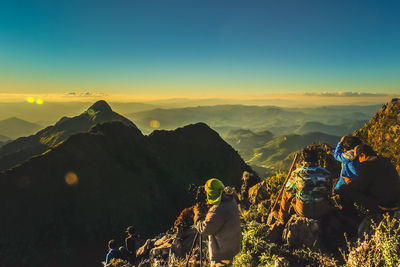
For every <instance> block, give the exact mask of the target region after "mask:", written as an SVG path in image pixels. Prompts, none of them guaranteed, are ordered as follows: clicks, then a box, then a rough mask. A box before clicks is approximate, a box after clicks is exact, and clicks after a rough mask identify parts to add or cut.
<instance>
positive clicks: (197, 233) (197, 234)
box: [185, 231, 199, 267]
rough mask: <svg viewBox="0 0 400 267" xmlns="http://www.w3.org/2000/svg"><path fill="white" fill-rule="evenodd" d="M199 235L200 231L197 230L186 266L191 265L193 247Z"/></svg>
mask: <svg viewBox="0 0 400 267" xmlns="http://www.w3.org/2000/svg"><path fill="white" fill-rule="evenodd" d="M198 236H199V232H198V231H197V232H196V235H195V236H194V239H193V242H192V247H191V248H190V252H189V257H188V258H187V260H186V264H185V266H186V267H188V266H189V260H190V257H191V256H192V252H193V248H194V245H195V244H196V240H197V237H198Z"/></svg>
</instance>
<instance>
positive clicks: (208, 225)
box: [195, 205, 225, 235]
mask: <svg viewBox="0 0 400 267" xmlns="http://www.w3.org/2000/svg"><path fill="white" fill-rule="evenodd" d="M218 208H219V206H216V205H214V206H212V207H211V208H210V209H209V211H208V213H207V215H206V217H205V219H204V220H200V219H196V221H195V225H196V229H197V231H199V232H200V234H205V235H213V234H215V233H217V232H218V231H219V230H220V229H221V227H222V226H223V225H224V222H225V219H224V217H223V214H222V213H221V210H220V209H218ZM196 217H198V216H196Z"/></svg>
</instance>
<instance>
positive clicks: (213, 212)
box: [193, 179, 242, 266]
mask: <svg viewBox="0 0 400 267" xmlns="http://www.w3.org/2000/svg"><path fill="white" fill-rule="evenodd" d="M204 188H205V191H206V193H207V203H208V204H209V205H211V207H210V208H209V209H208V212H207V214H206V215H205V216H204V215H203V214H201V209H200V208H198V206H196V207H195V208H194V210H193V211H194V223H195V227H196V229H197V230H198V231H199V233H200V234H202V235H208V241H209V246H208V247H209V257H210V261H211V266H230V265H231V264H232V260H233V258H234V256H235V255H236V254H237V253H239V251H240V249H241V244H242V231H241V227H240V216H239V210H238V206H237V203H236V201H235V199H234V198H233V197H232V196H230V195H228V194H225V192H224V188H225V186H224V184H223V183H222V182H221V181H220V180H218V179H210V180H208V181H207V182H206V184H205V186H204Z"/></svg>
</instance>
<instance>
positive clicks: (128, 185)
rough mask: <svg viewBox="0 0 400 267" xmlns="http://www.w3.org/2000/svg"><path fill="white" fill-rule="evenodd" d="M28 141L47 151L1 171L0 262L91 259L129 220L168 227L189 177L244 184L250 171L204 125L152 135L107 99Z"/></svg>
mask: <svg viewBox="0 0 400 267" xmlns="http://www.w3.org/2000/svg"><path fill="white" fill-rule="evenodd" d="M103 120H111V121H108V122H104V123H97V124H95V123H96V122H99V121H103ZM93 124H95V125H94V126H92V125H93ZM91 126H92V127H91ZM84 129H87V131H86V132H84ZM23 140H26V139H23ZM23 140H22V141H23ZM27 140H32V144H33V146H35V145H37V144H39V147H41V146H42V145H45V146H46V147H47V148H48V150H47V151H46V152H45V153H42V154H40V155H36V156H34V157H32V158H29V159H27V160H26V161H24V162H22V163H21V164H19V165H17V166H14V167H13V168H11V169H8V170H5V171H3V172H0V203H1V204H0V205H1V210H2V212H3V214H4V216H2V220H0V227H1V229H6V231H1V233H0V242H1V247H2V249H1V250H0V266H9V267H13V266H34V267H35V266H41V267H43V266H93V262H96V261H100V260H101V259H103V256H104V254H103V252H102V251H105V250H103V248H105V245H106V242H107V241H108V240H110V239H112V238H115V239H117V240H121V238H122V235H123V229H124V228H126V226H128V225H134V226H135V228H136V230H137V232H138V233H140V234H141V235H143V236H149V235H154V234H157V233H159V232H161V231H163V230H165V228H167V226H168V225H171V224H172V222H173V220H174V219H175V218H176V216H177V215H178V214H179V211H180V210H182V209H183V208H184V207H187V206H189V205H191V204H192V201H193V200H192V198H191V196H190V194H188V193H187V188H188V186H189V184H191V183H194V184H197V185H200V184H204V182H205V181H206V179H208V178H211V177H217V178H220V179H221V180H222V181H223V182H224V183H226V184H227V185H233V186H236V187H237V188H238V187H239V186H240V178H241V176H242V173H243V171H250V172H252V170H251V168H250V167H249V166H248V165H246V163H245V162H244V161H243V160H242V159H241V157H240V156H239V155H238V153H237V152H236V151H235V150H234V149H233V148H232V147H231V146H230V145H228V144H227V143H226V142H225V141H224V140H223V139H222V138H221V137H220V136H219V135H218V133H216V132H215V131H214V130H212V129H211V128H210V127H208V126H207V125H206V124H203V123H198V124H192V125H188V126H185V127H183V128H179V129H176V130H174V131H164V130H163V131H154V132H153V133H152V134H150V135H148V136H146V135H143V134H142V133H141V131H140V130H139V129H138V128H137V127H136V126H135V124H133V123H132V122H130V121H128V120H126V119H125V118H124V117H120V116H119V115H117V114H115V113H114V112H113V111H112V110H111V108H110V107H109V106H108V105H107V103H105V102H103V101H102V102H97V103H95V104H94V105H93V106H92V107H91V108H89V109H88V111H87V112H85V113H84V114H81V115H79V116H77V117H74V118H63V119H61V120H60V121H59V122H58V123H57V124H56V125H55V126H52V127H48V128H46V129H44V130H42V131H40V132H39V133H38V134H37V135H35V136H32V137H28V139H27ZM41 141H42V142H41ZM11 144H13V146H17V145H21V140H19V141H18V140H16V141H14V142H12V143H11ZM6 146H8V147H9V145H6ZM21 148H23V147H22V145H21ZM3 151H4V150H3Z"/></svg>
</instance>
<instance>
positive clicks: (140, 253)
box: [136, 239, 156, 259]
mask: <svg viewBox="0 0 400 267" xmlns="http://www.w3.org/2000/svg"><path fill="white" fill-rule="evenodd" d="M155 242H156V239H147V241H146V243H144V245H143V246H141V247H140V248H139V249H138V250H137V251H136V257H137V258H138V259H141V258H147V257H148V255H149V252H150V250H151V249H152V248H153V247H154V243H155Z"/></svg>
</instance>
